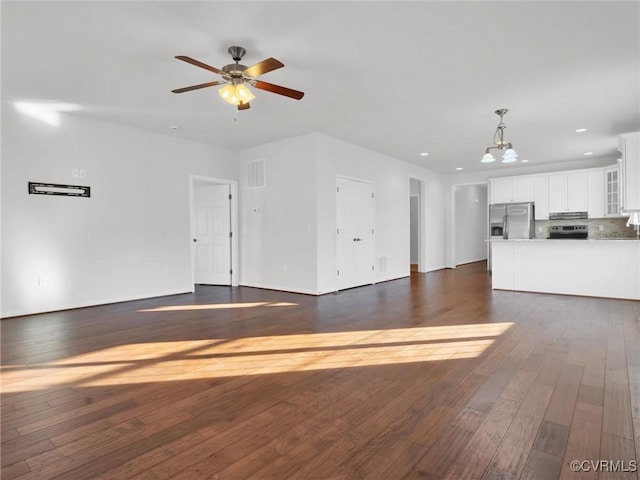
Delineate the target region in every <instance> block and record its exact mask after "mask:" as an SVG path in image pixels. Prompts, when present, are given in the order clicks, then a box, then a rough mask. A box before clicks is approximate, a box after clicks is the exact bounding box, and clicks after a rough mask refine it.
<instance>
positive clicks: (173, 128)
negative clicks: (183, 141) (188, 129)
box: [169, 125, 180, 130]
mask: <svg viewBox="0 0 640 480" xmlns="http://www.w3.org/2000/svg"><path fill="white" fill-rule="evenodd" d="M169 128H170V129H171V130H178V129H179V128H180V126H179V125H171V126H170V127H169Z"/></svg>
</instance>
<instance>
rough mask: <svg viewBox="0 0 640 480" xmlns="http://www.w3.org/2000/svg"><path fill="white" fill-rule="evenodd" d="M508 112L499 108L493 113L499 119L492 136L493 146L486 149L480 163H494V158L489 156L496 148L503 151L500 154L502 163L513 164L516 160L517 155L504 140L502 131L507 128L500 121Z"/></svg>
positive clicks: (511, 146)
mask: <svg viewBox="0 0 640 480" xmlns="http://www.w3.org/2000/svg"><path fill="white" fill-rule="evenodd" d="M508 111H509V110H508V109H506V108H499V109H498V110H496V111H495V112H494V113H495V114H496V115H498V116H499V117H500V123H498V126H497V127H496V131H495V133H494V134H493V143H494V145H493V146H491V147H487V149H486V150H485V153H484V156H483V157H482V160H480V162H481V163H491V162H495V161H496V159H495V158H494V156H493V155H492V154H491V150H492V149H494V148H497V149H498V150H504V153H503V154H502V163H513V162H516V161H517V160H518V154H517V153H516V151H515V150H514V149H513V145H511V142H507V141H506V140H505V139H504V129H505V128H507V126H506V125H505V124H504V122H503V121H502V118H503V117H504V116H505V115H506V114H507V112H508Z"/></svg>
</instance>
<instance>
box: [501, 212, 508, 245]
mask: <svg viewBox="0 0 640 480" xmlns="http://www.w3.org/2000/svg"><path fill="white" fill-rule="evenodd" d="M502 225H503V228H502V238H503V239H504V240H508V239H509V215H505V216H504V217H503V219H502Z"/></svg>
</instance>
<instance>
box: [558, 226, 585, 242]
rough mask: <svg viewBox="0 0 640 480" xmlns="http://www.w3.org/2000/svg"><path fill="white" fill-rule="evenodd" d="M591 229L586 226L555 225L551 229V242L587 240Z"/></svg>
mask: <svg viewBox="0 0 640 480" xmlns="http://www.w3.org/2000/svg"><path fill="white" fill-rule="evenodd" d="M588 237H589V229H588V228H587V226H586V225H553V226H552V227H551V228H550V229H549V240H562V239H571V238H573V239H586V238H588Z"/></svg>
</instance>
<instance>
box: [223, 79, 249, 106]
mask: <svg viewBox="0 0 640 480" xmlns="http://www.w3.org/2000/svg"><path fill="white" fill-rule="evenodd" d="M218 94H219V95H220V96H221V97H222V99H223V100H224V101H225V102H227V103H230V104H231V105H240V104H241V103H242V104H244V103H249V102H250V101H251V100H253V99H254V98H256V96H255V95H254V94H253V93H251V90H249V89H248V88H247V87H246V86H245V85H244V84H243V83H239V84H237V85H231V84H230V85H225V86H224V87H222V88H221V89H220V90H218Z"/></svg>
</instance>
